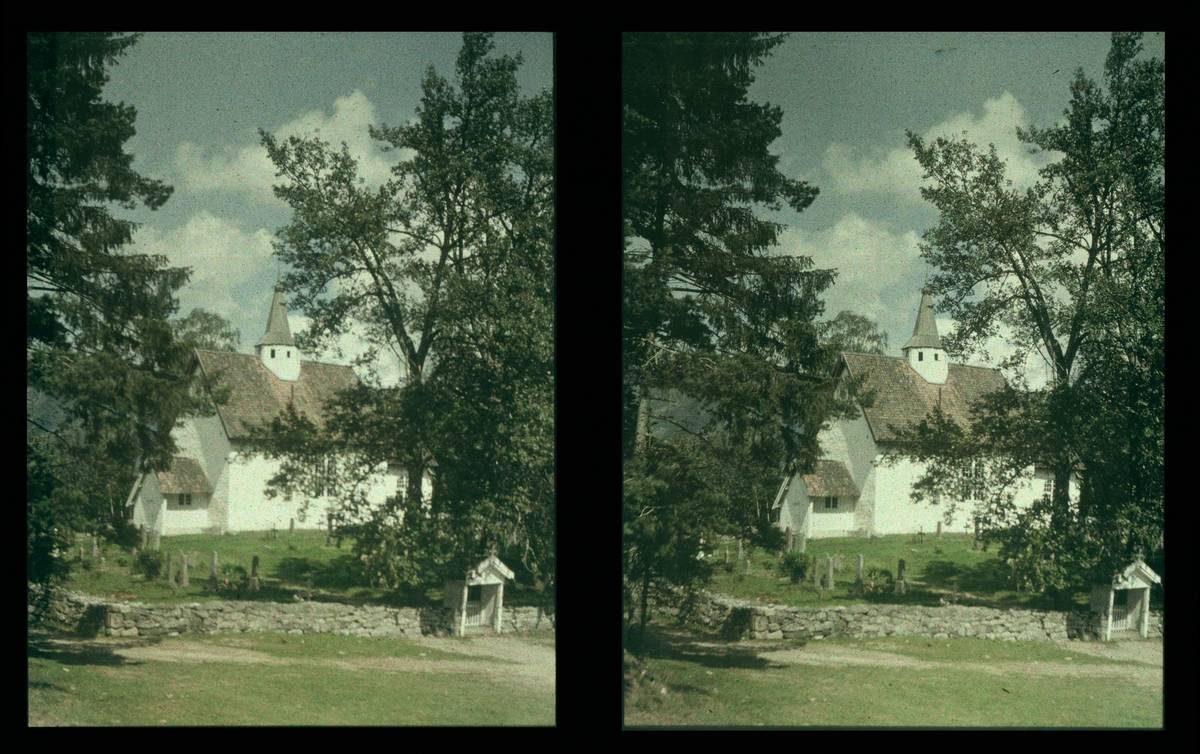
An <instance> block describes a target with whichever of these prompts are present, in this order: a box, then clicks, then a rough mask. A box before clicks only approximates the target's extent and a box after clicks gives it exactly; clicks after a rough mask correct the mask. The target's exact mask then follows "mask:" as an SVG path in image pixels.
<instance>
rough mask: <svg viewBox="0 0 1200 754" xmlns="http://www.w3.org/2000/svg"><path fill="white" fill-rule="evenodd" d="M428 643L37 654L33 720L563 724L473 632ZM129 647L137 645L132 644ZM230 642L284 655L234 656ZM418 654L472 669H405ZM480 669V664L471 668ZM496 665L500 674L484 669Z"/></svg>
mask: <svg viewBox="0 0 1200 754" xmlns="http://www.w3.org/2000/svg"><path fill="white" fill-rule="evenodd" d="M438 641H439V642H445V646H446V647H447V648H448V649H445V650H443V649H436V648H432V647H430V646H428V642H421V643H417V642H409V641H406V640H403V639H370V638H364V637H349V636H333V635H304V636H297V635H288V636H283V635H280V634H242V635H234V636H224V635H217V636H195V635H191V636H180V637H172V638H166V639H162V640H156V641H144V640H143V641H142V642H138V643H137V646H152V647H155V648H156V649H160V650H161V649H166V650H179V651H184V652H195V651H197V650H205V649H207V650H211V651H213V652H214V657H213V658H212V659H211V660H210V661H203V662H195V661H192V662H178V661H156V660H153V659H127V658H126V657H123V656H122V655H120V654H118V653H116V652H113V651H111V649H110V647H112V646H114V645H113V644H100V643H94V642H93V643H86V644H83V645H80V647H79V648H78V649H74V650H72V651H66V652H57V651H56V652H46V651H37V650H36V649H31V650H30V656H29V666H28V673H29V697H28V698H29V723H30V724H31V725H51V726H61V725H98V726H109V725H113V726H115V725H138V726H140V725H553V724H554V704H555V701H554V692H553V688H552V687H551V688H548V689H547V688H541V687H536V686H530V685H528V684H521V683H512V682H506V681H505V680H504V678H505V676H504V673H505V663H503V662H500V661H498V660H490V661H489V660H483V659H481V658H480V657H478V656H475V657H465V656H461V655H459V654H458V653H456V652H455V651H453V649H454V647H456V646H461V645H462V644H463V643H464V642H468V641H470V640H469V639H468V640H463V639H458V640H454V639H445V640H438ZM126 644H127V645H129V644H134V642H127V643H126ZM222 649H224V650H225V653H226V654H228V653H229V652H231V651H236V652H243V653H254V656H259V655H267V656H269V657H270V658H278V659H277V660H275V661H272V662H263V661H261V658H260V661H257V662H250V663H246V662H233V661H223V660H222V658H221V652H220V651H219V650H222ZM408 661H417V662H424V661H429V662H430V663H431V667H433V666H441V667H446V666H445V664H444V663H452V664H457V665H459V666H461V667H463V668H464V670H462V671H454V672H451V671H439V670H438V669H437V668H436V667H434V669H432V670H425V671H415V672H414V671H406V670H403V669H398V668H400V667H401V663H405V662H408ZM468 665H469V666H470V669H467V668H468ZM479 667H491V668H494V669H495V671H494V672H484V673H480V672H476V671H475V668H479Z"/></svg>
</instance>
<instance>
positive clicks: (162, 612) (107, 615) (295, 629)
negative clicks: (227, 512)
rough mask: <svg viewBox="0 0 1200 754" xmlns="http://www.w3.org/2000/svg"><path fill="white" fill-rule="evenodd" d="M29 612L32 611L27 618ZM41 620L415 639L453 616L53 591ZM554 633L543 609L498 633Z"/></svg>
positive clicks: (516, 615)
mask: <svg viewBox="0 0 1200 754" xmlns="http://www.w3.org/2000/svg"><path fill="white" fill-rule="evenodd" d="M31 594H32V592H31ZM31 599H32V597H31ZM33 610H34V607H33V605H32V604H31V605H30V606H29V612H30V613H31V614H32V612H33ZM47 617H48V618H50V619H51V620H53V621H54V622H56V623H58V624H60V625H62V626H64V627H66V628H67V629H68V630H78V631H80V632H82V633H85V634H97V633H100V634H105V635H108V636H161V635H175V634H183V633H258V632H264V633H290V634H344V635H350V636H420V635H422V634H436V635H447V634H450V633H451V629H452V626H453V619H454V611H453V610H452V609H451V608H446V607H426V608H415V607H400V608H394V607H376V606H372V605H363V606H355V605H343V604H340V603H331V602H298V603H296V604H291V605H289V604H283V603H276V602H193V603H188V604H182V605H181V604H173V605H172V604H148V603H141V602H123V601H118V600H111V599H104V598H102V597H94V596H91V595H87V594H80V593H77V592H56V593H55V595H54V598H53V599H52V600H51V602H50V608H49V613H48V615H47ZM553 629H554V614H553V613H547V612H546V611H545V610H543V609H542V608H537V607H515V608H514V607H506V608H504V623H503V632H504V633H519V632H524V631H546V630H553Z"/></svg>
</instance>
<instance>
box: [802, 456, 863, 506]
mask: <svg viewBox="0 0 1200 754" xmlns="http://www.w3.org/2000/svg"><path fill="white" fill-rule="evenodd" d="M803 479H804V489H806V490H807V491H808V496H809V497H813V498H820V497H826V496H836V497H845V498H851V499H854V500H857V499H858V487H857V486H855V484H854V479H853V478H851V476H850V470H849V469H847V468H846V464H844V463H842V462H841V461H817V468H816V469H814V470H813V473H811V474H805V475H804V477H803Z"/></svg>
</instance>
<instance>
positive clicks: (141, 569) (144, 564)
mask: <svg viewBox="0 0 1200 754" xmlns="http://www.w3.org/2000/svg"><path fill="white" fill-rule="evenodd" d="M165 561H166V558H165V557H164V556H163V553H162V551H161V550H142V551H141V552H139V553H138V555H137V560H136V561H134V569H135V570H136V571H137V572H138V573H141V574H144V575H145V577H146V581H154V580H155V579H157V578H158V577H159V576H160V575H161V574H162V569H163V564H164V562H165Z"/></svg>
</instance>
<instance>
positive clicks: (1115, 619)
mask: <svg viewBox="0 0 1200 754" xmlns="http://www.w3.org/2000/svg"><path fill="white" fill-rule="evenodd" d="M1128 629H1129V608H1128V607H1127V606H1125V605H1113V609H1112V630H1113V631H1127V630H1128Z"/></svg>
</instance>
